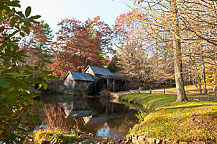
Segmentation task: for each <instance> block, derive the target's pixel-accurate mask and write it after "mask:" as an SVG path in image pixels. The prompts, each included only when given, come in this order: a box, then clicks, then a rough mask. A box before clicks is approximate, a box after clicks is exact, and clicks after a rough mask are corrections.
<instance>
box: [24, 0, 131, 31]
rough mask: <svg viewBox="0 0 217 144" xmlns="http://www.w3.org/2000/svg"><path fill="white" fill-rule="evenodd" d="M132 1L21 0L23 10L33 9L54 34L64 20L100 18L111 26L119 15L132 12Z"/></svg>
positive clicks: (34, 13) (33, 12)
mask: <svg viewBox="0 0 217 144" xmlns="http://www.w3.org/2000/svg"><path fill="white" fill-rule="evenodd" d="M129 1H130V0H21V6H22V7H21V8H22V10H25V8H26V7H27V6H31V7H32V14H33V15H36V14H39V15H41V16H42V17H41V19H43V20H45V22H47V23H48V24H49V25H50V27H51V28H52V29H53V31H54V32H56V31H57V29H58V28H57V23H58V22H60V20H61V19H64V18H72V17H74V18H76V19H78V20H81V21H85V20H87V19H88V18H94V17H96V16H100V17H101V20H103V21H104V22H105V23H107V24H109V25H110V26H111V25H113V24H114V22H115V19H116V17H117V16H118V15H120V14H122V13H126V12H127V11H129V10H130V8H129V7H128V5H129Z"/></svg>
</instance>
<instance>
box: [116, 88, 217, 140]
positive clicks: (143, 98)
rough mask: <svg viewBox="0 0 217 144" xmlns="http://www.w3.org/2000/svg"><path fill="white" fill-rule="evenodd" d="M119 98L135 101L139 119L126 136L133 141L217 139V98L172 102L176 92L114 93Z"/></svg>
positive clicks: (197, 98) (193, 98) (174, 99)
mask: <svg viewBox="0 0 217 144" xmlns="http://www.w3.org/2000/svg"><path fill="white" fill-rule="evenodd" d="M116 96H118V97H119V99H121V100H124V101H127V102H130V103H137V104H140V105H142V106H143V107H144V109H145V111H146V112H140V113H139V114H138V115H137V117H138V118H139V123H138V124H136V125H135V126H134V128H133V129H131V130H130V134H129V135H128V136H127V139H128V140H129V141H132V142H133V143H156V144H157V143H163V142H167V143H186V144H187V143H213V144H214V143H217V102H216V101H208V100H213V99H210V98H208V97H205V98H204V97H201V98H200V97H199V96H197V97H196V98H195V97H190V96H189V99H190V102H175V101H176V95H172V94H170V95H163V94H129V93H126V92H124V93H117V94H116Z"/></svg>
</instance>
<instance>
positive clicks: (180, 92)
mask: <svg viewBox="0 0 217 144" xmlns="http://www.w3.org/2000/svg"><path fill="white" fill-rule="evenodd" d="M170 4H171V8H172V16H173V30H174V34H173V49H174V72H175V81H176V92H177V99H176V101H188V98H187V97H186V94H185V88H184V81H183V76H182V55H181V42H180V33H179V29H180V28H179V20H178V9H177V0H171V2H170Z"/></svg>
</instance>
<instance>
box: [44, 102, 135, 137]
mask: <svg viewBox="0 0 217 144" xmlns="http://www.w3.org/2000/svg"><path fill="white" fill-rule="evenodd" d="M44 110H45V113H46V116H47V117H48V120H49V121H47V124H48V125H50V124H53V126H51V127H57V128H64V129H67V130H70V129H72V128H79V129H81V130H82V131H86V132H91V133H93V134H96V135H99V136H104V135H106V137H109V136H110V135H120V131H121V133H125V132H127V131H128V130H129V129H128V128H127V126H129V125H130V122H131V121H132V119H130V118H129V112H130V110H129V107H126V106H124V105H122V104H117V103H111V102H108V101H106V100H102V99H101V100H100V99H98V98H87V99H75V100H61V101H60V102H58V103H54V104H46V105H45V108H44ZM51 110H52V111H51ZM125 112H126V113H125ZM124 113H125V114H126V116H127V117H125V116H123V114H124ZM121 115H122V116H121ZM124 127H126V129H124ZM123 129H124V131H122V130H123Z"/></svg>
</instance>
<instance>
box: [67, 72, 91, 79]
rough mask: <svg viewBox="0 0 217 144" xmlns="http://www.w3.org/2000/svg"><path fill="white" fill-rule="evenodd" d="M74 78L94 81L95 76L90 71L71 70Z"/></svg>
mask: <svg viewBox="0 0 217 144" xmlns="http://www.w3.org/2000/svg"><path fill="white" fill-rule="evenodd" d="M70 72H71V74H72V76H73V78H74V80H82V81H94V78H93V76H92V75H91V74H88V73H79V72H72V71H70Z"/></svg>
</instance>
